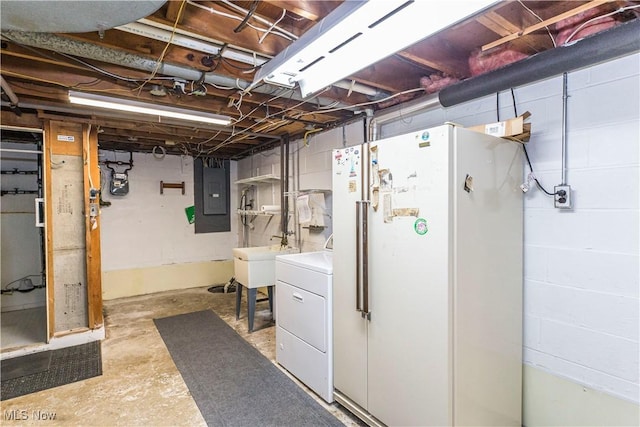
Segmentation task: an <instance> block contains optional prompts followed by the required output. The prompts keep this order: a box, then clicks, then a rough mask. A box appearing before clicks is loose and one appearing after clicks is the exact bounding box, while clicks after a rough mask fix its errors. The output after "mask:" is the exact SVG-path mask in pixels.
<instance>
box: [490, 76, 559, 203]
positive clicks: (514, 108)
mask: <svg viewBox="0 0 640 427" xmlns="http://www.w3.org/2000/svg"><path fill="white" fill-rule="evenodd" d="M496 95H499V93H497V94H496ZM496 99H497V97H496ZM511 100H512V101H513V114H514V116H515V117H518V107H517V104H516V94H515V92H514V91H513V88H511ZM496 110H498V109H496ZM498 117H500V115H499V114H498ZM498 121H500V119H499V118H498ZM521 145H522V150H523V151H524V157H525V158H526V159H527V163H528V164H529V170H530V171H531V175H530V176H531V178H532V179H533V180H534V181H535V183H536V186H537V187H538V188H539V189H540V190H542V192H544V193H545V194H546V195H548V196H555V195H556V194H557V193H550V192H548V191H547V189H546V188H544V187H543V186H542V184H540V181H538V178H536V174H535V172H534V171H533V165H532V164H531V159H530V158H529V153H528V152H527V147H526V145H525V144H521Z"/></svg>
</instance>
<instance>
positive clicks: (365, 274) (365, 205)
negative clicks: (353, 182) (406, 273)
mask: <svg viewBox="0 0 640 427" xmlns="http://www.w3.org/2000/svg"><path fill="white" fill-rule="evenodd" d="M368 228H369V202H368V201H363V202H362V305H363V307H362V312H363V315H365V316H366V317H367V319H369V320H371V313H370V312H369V229H368Z"/></svg>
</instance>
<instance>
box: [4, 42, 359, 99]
mask: <svg viewBox="0 0 640 427" xmlns="http://www.w3.org/2000/svg"><path fill="white" fill-rule="evenodd" d="M2 35H3V36H4V37H6V38H7V39H9V40H10V41H13V42H15V43H18V44H21V45H25V46H31V47H36V48H41V49H48V50H52V51H55V52H62V53H66V54H68V55H74V56H78V57H81V58H88V59H93V60H95V61H101V62H108V63H110V64H115V65H120V66H123V67H128V68H134V69H136V70H141V71H148V72H150V73H151V72H153V71H154V70H155V69H156V67H157V66H158V61H156V60H154V59H149V58H145V57H144V56H140V55H134V54H131V53H126V52H121V51H118V50H115V49H110V48H106V47H103V46H98V45H95V44H92V43H88V42H83V41H78V40H70V39H66V38H64V37H60V36H57V35H55V34H50V33H34V32H25V31H3V32H2ZM158 73H159V74H163V75H167V76H171V77H176V78H181V79H185V80H189V81H197V80H199V79H200V78H201V77H202V73H201V71H199V70H196V69H194V68H189V67H184V66H181V65H172V64H167V63H160V66H159V67H158ZM204 82H205V83H209V84H213V85H216V86H224V87H229V88H237V89H239V90H244V89H246V88H248V87H249V86H250V85H251V83H250V82H247V81H246V80H241V79H234V78H231V77H226V76H221V75H219V74H214V73H206V74H205V78H204ZM282 90H283V89H282V88H281V87H278V86H273V85H268V84H264V85H261V86H259V87H256V88H254V89H252V91H253V92H257V93H264V94H267V95H274V94H276V93H279V92H282ZM287 98H291V99H294V100H297V101H303V100H304V98H303V97H302V96H301V95H300V93H299V91H295V92H294V93H293V95H291V96H288V95H287ZM315 101H317V103H318V104H319V105H320V106H327V105H334V104H335V101H334V100H333V99H328V98H323V97H317V98H315ZM337 107H343V108H350V107H349V106H348V105H346V104H342V103H341V104H339V105H338V106H337Z"/></svg>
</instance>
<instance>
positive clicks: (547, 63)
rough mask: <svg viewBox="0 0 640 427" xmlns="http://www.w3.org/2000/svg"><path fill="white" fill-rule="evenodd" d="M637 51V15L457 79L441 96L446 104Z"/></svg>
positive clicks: (639, 35)
mask: <svg viewBox="0 0 640 427" xmlns="http://www.w3.org/2000/svg"><path fill="white" fill-rule="evenodd" d="M638 51H640V20H638V19H636V20H633V21H629V22H627V23H624V24H621V25H619V26H617V27H613V28H611V29H608V30H605V31H602V32H601V33H597V34H594V35H592V36H589V37H586V38H584V39H582V40H579V41H577V42H575V43H573V44H569V45H564V46H560V47H557V48H555V49H549V50H546V51H544V52H540V53H538V54H535V55H533V56H530V57H528V58H525V59H523V60H521V61H518V62H515V63H513V64H511V65H507V66H505V67H502V68H499V69H497V70H494V71H491V72H489V73H486V74H482V75H479V76H477V77H472V78H470V79H467V80H464V81H462V82H460V83H456V84H454V85H452V86H449V87H446V88H444V89H442V90H441V91H440V93H439V95H438V98H439V100H440V104H442V106H443V107H451V106H453V105H457V104H460V103H463V102H466V101H470V100H472V99H476V98H480V97H483V96H486V95H489V94H492V93H496V92H500V91H502V90H506V89H509V88H512V87H518V86H522V85H525V84H528V83H533V82H536V81H539V80H542V79H545V78H548V77H552V76H558V75H561V74H562V73H565V72H570V71H573V70H577V69H580V68H584V67H587V66H590V65H595V64H598V63H601V62H604V61H608V60H611V59H615V58H619V57H622V56H625V55H629V54H631V53H634V52H638Z"/></svg>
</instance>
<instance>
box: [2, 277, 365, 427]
mask: <svg viewBox="0 0 640 427" xmlns="http://www.w3.org/2000/svg"><path fill="white" fill-rule="evenodd" d="M104 306H105V325H106V339H105V340H104V341H103V343H102V362H103V365H102V367H103V375H102V376H100V377H96V378H90V379H88V380H85V381H80V382H76V383H72V384H67V385H65V386H61V387H57V388H54V389H50V390H44V391H41V392H38V393H33V394H30V395H27V396H22V397H18V398H15V399H10V400H7V401H4V402H1V403H0V409H1V412H2V415H0V416H1V417H2V419H1V421H0V424H2V425H10V424H14V423H20V424H21V425H28V424H40V425H42V424H41V423H42V421H41V420H38V419H37V415H38V414H42V413H45V414H52V413H53V414H55V419H54V420H48V421H47V422H46V424H47V425H73V426H78V425H85V426H103V425H104V426H107V425H108V426H132V425H144V426H160V425H166V426H204V425H206V423H205V421H204V419H203V418H202V416H201V415H200V412H199V410H198V407H197V406H196V403H195V401H194V400H193V399H192V398H191V395H190V393H189V390H188V389H187V386H186V385H185V383H184V382H183V380H182V377H181V376H180V374H179V372H178V371H177V369H176V367H175V365H174V363H173V360H172V359H171V356H170V355H169V352H168V351H167V349H166V347H165V345H164V342H163V341H162V338H161V337H160V334H159V333H158V331H157V330H156V328H155V326H154V324H153V319H154V318H160V317H168V316H173V315H176V314H182V313H190V312H194V311H199V310H206V309H211V310H213V311H214V312H215V313H216V314H218V315H219V316H220V317H221V318H222V319H223V320H224V321H225V322H227V324H229V325H230V326H231V327H232V328H233V329H235V330H236V331H237V332H238V334H240V335H241V336H242V337H244V338H245V339H246V340H247V341H248V342H249V343H250V344H252V345H253V346H255V347H256V348H257V349H258V350H259V351H260V352H261V353H262V354H263V355H265V357H267V358H269V359H270V360H271V361H273V363H275V328H274V327H265V328H262V329H259V330H256V331H254V332H253V333H251V334H249V333H248V332H247V320H246V305H245V304H244V303H243V307H242V308H243V312H242V314H241V318H240V320H236V319H235V293H230V294H220V293H218V294H216V293H210V292H208V291H207V289H206V288H194V289H186V290H180V291H170V292H162V293H158V294H152V295H144V296H139V297H131V298H122V299H118V300H111V301H105V304H104ZM267 307H268V305H267V303H266V302H262V303H259V304H258V309H257V310H258V311H257V312H256V320H255V328H256V329H258V328H260V327H261V326H264V325H268V319H269V316H270V315H269V313H268V309H267ZM211 358H212V368H213V369H224V366H216V361H215V355H213V354H212V355H211ZM284 372H285V373H286V371H284ZM287 375H289V374H288V373H287ZM289 376H290V375H289ZM290 377H291V376H290ZM299 384H300V383H299ZM300 385H301V387H303V388H304V389H306V387H304V385H302V384H300ZM307 391H308V390H307ZM309 394H311V395H312V396H313V397H314V398H315V399H316V400H317V401H318V402H319V403H320V404H322V405H323V406H324V407H325V408H327V409H328V410H329V411H330V412H332V413H333V414H334V415H336V416H337V417H338V418H339V419H340V420H341V421H342V422H343V423H344V424H345V425H348V426H361V425H362V423H360V422H359V421H358V420H356V419H355V418H354V417H353V416H352V415H351V414H349V413H348V412H346V411H344V410H343V409H342V407H341V406H339V405H337V404H336V403H334V404H332V405H327V404H326V403H324V402H323V401H322V400H321V399H319V398H318V397H316V396H315V395H314V394H313V393H311V392H309ZM11 411H24V412H18V413H19V414H26V417H27V419H26V420H19V421H11V420H7V414H8V413H9V412H11ZM23 418H24V417H23Z"/></svg>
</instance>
